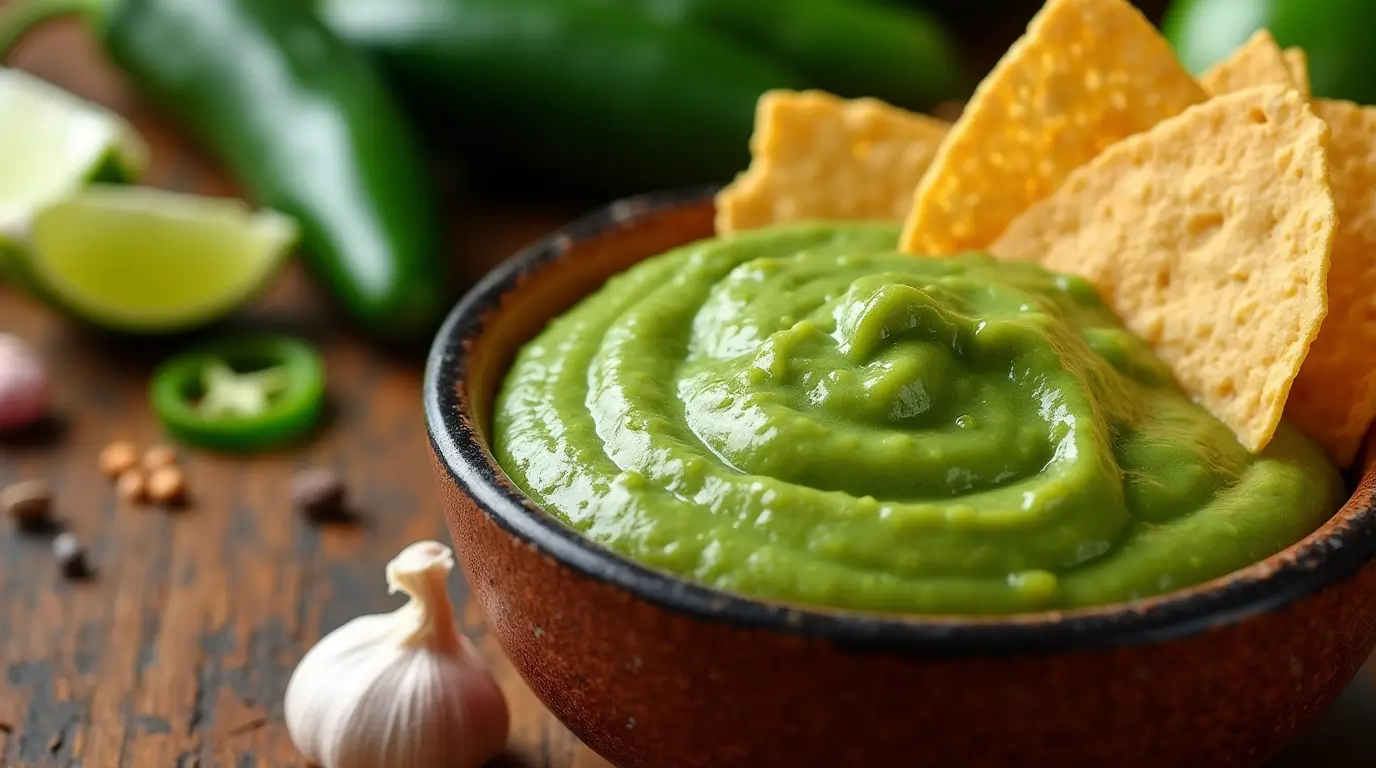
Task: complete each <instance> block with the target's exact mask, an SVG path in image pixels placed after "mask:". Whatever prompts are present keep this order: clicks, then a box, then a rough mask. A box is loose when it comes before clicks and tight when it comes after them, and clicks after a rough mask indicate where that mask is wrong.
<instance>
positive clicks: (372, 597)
mask: <svg viewBox="0 0 1376 768" xmlns="http://www.w3.org/2000/svg"><path fill="white" fill-rule="evenodd" d="M9 63H10V64H12V65H15V66H20V67H24V68H26V69H30V70H32V71H34V72H37V73H39V74H41V75H42V76H44V77H46V78H48V79H49V80H51V81H53V82H55V83H58V84H60V85H62V86H65V87H67V88H69V89H71V90H73V91H75V92H77V93H79V94H81V95H83V96H86V97H88V98H91V99H94V100H96V101H98V102H100V103H103V104H105V105H107V106H109V107H111V108H113V109H116V110H118V111H120V112H122V113H124V114H125V115H127V116H129V117H130V118H131V119H132V121H133V122H134V124H135V125H136V126H137V127H138V129H139V130H140V131H141V132H143V134H144V135H145V136H146V137H147V138H148V139H149V141H150V143H151V144H152V146H153V150H154V152H153V157H154V162H153V167H152V169H151V172H150V175H149V177H148V179H147V181H148V183H150V184H154V185H157V186H164V187H169V188H173V189H180V190H186V191H194V192H199V193H205V194H216V195H225V194H234V193H235V188H234V186H233V185H232V184H231V183H230V182H229V181H228V180H227V179H226V178H225V177H224V175H223V174H221V173H219V172H217V171H216V170H215V168H214V166H213V164H211V163H209V162H207V161H206V159H205V158H204V157H203V156H202V155H201V154H200V153H198V152H197V151H196V150H195V149H194V148H193V147H191V146H190V145H189V144H188V143H187V142H186V141H184V140H183V139H182V138H181V137H180V136H179V135H178V134H177V132H176V131H175V129H174V128H173V127H172V126H169V125H167V124H166V123H164V122H162V121H160V120H158V119H157V118H156V116H154V115H153V114H152V113H151V112H150V111H149V110H148V109H146V108H145V107H144V106H143V105H142V104H140V103H139V101H138V100H137V98H136V96H135V95H134V94H133V93H132V92H131V91H130V90H129V88H128V87H127V86H126V84H125V83H124V82H123V81H122V80H121V78H120V77H118V76H117V75H116V74H115V73H114V72H113V71H112V70H111V69H110V68H109V67H108V66H106V65H105V63H104V62H103V61H102V60H101V58H100V56H99V55H98V54H97V53H96V52H95V51H94V50H93V49H92V47H91V46H90V45H89V43H88V42H87V40H86V38H85V36H84V34H83V32H82V30H80V29H79V28H78V27H76V26H75V25H71V24H59V25H53V26H52V27H51V28H46V29H43V30H41V31H40V32H39V33H37V34H35V35H34V36H33V37H32V38H31V39H30V40H29V41H26V43H25V45H24V46H23V48H22V49H21V50H20V51H18V52H17V53H16V54H15V55H14V56H13V57H12V58H11V60H10V62H9ZM568 215H569V211H559V210H536V211H520V210H515V211H512V210H501V209H498V210H493V209H487V208H483V207H481V206H479V207H477V208H473V209H470V213H469V214H468V215H466V216H461V217H455V220H454V255H455V259H456V260H458V261H459V263H460V264H461V265H462V269H461V272H462V273H463V276H464V277H465V279H469V280H471V279H473V278H474V277H476V276H477V275H478V274H481V272H482V271H484V270H486V269H487V268H488V267H490V266H491V265H492V264H494V263H496V261H498V260H499V259H501V258H502V257H504V256H506V255H508V254H510V253H511V252H512V251H513V250H515V249H516V248H518V247H520V246H521V245H524V244H525V243H526V242H528V241H529V240H531V239H534V238H535V237H537V236H539V235H540V234H542V233H543V232H545V231H547V230H548V229H550V228H551V227H553V226H557V225H558V224H559V223H561V222H563V221H564V220H566V219H567V218H568ZM231 326H246V327H254V328H272V329H277V330H284V331H287V332H291V333H294V334H297V335H300V336H301V337H303V338H306V339H308V340H310V341H312V342H313V343H315V344H317V345H319V347H320V349H321V350H322V352H323V354H324V356H325V359H326V365H327V368H328V372H329V382H330V398H331V409H330V414H329V419H328V424H327V425H326V426H325V428H324V429H322V430H321V432H320V433H319V435H318V436H317V437H316V438H315V439H313V440H312V441H310V442H309V443H307V444H306V445H303V446H301V447H299V448H297V449H292V450H289V451H285V452H282V453H279V454H275V455H267V456H255V457H251V458H235V457H224V456H217V455H212V454H206V453H200V452H194V451H187V450H183V453H182V455H183V464H184V466H185V468H186V471H187V474H188V476H189V480H190V483H191V492H192V495H193V499H192V503H191V504H190V505H189V506H188V508H187V509H185V510H182V511H179V512H175V513H168V512H165V511H161V510H156V509H152V508H136V507H130V506H127V505H124V504H121V503H119V502H117V501H116V498H115V495H114V493H113V491H112V489H111V488H110V486H109V484H108V483H107V482H106V481H105V480H104V479H103V478H102V477H101V476H100V475H99V473H98V472H97V471H96V464H95V457H96V454H97V452H98V451H99V450H100V448H101V447H102V446H103V445H105V444H106V443H108V442H109V441H112V440H116V439H126V438H127V439H132V440H135V441H137V442H138V443H140V444H141V445H144V446H146V445H149V444H151V443H152V442H153V441H155V440H158V439H160V438H161V435H160V433H159V430H158V428H157V425H156V423H155V421H154V419H153V417H152V415H151V413H150V412H149V410H148V408H147V406H146V385H147V376H148V373H149V371H150V369H151V368H152V366H154V365H155V364H156V363H157V362H158V361H160V360H161V359H163V358H164V357H165V356H166V355H168V354H171V353H173V352H175V351H176V350H177V349H179V348H181V347H183V346H185V345H186V344H188V343H190V342H191V341H193V340H194V339H177V340H172V341H166V340H164V341H155V342H149V341H131V340H128V339H115V338H109V337H102V336H98V335H95V334H93V333H91V332H88V331H83V330H81V329H79V328H77V327H75V326H73V325H72V324H70V323H67V322H65V321H64V320H63V319H62V318H60V317H58V316H57V315H55V314H53V313H52V312H49V311H48V310H46V309H45V308H43V307H40V306H38V305H37V304H35V303H33V302H31V301H29V300H28V299H26V298H24V297H21V296H20V295H18V294H16V293H15V292H13V291H11V290H8V289H6V288H4V287H0V330H4V331H9V332H14V333H17V334H19V335H20V336H22V337H23V338H25V339H28V340H29V341H30V342H31V343H33V344H34V345H36V346H37V347H38V348H39V349H40V350H41V351H42V353H43V354H44V356H45V357H46V358H47V360H48V362H49V365H50V366H51V371H52V373H53V375H54V377H55V379H56V382H57V397H58V400H59V402H58V407H57V412H58V415H59V419H58V421H57V422H56V423H54V424H52V425H49V426H48V427H46V428H44V429H41V430H38V431H36V432H33V433H28V434H25V435H21V436H20V437H18V438H15V439H10V440H7V441H6V442H3V443H0V484H5V483H8V482H11V481H14V480H17V479H20V478H27V477H44V478H48V479H49V480H50V481H51V482H52V484H53V485H54V486H55V487H56V488H57V491H58V503H59V507H60V513H61V515H62V517H63V518H64V519H65V521H66V522H67V524H68V525H69V526H70V528H71V529H72V530H74V531H75V532H76V533H77V534H78V535H79V536H80V537H81V538H82V539H83V540H84V541H85V542H86V543H87V544H88V546H89V547H90V550H91V555H92V559H93V561H94V563H95V566H96V568H97V569H98V574H97V577H96V578H95V579H94V580H93V581H91V582H90V583H86V584H72V583H68V582H65V581H63V580H62V579H61V577H60V576H59V574H58V573H57V570H56V566H55V563H54V562H53V560H52V558H51V556H50V554H49V549H48V546H49V542H50V538H51V537H50V536H19V535H17V534H15V533H13V532H12V531H10V530H8V529H7V528H6V529H4V530H3V531H2V532H0V675H3V677H0V764H3V765H6V766H21V765H22V766H30V765H32V766H49V765H63V766H68V765H70V766H78V765H79V766H87V767H94V766H102V767H103V766H117V765H118V766H139V767H140V768H143V767H144V766H178V767H186V766H222V765H223V766H235V767H236V768H240V767H246V766H294V765H300V764H302V763H301V760H300V758H299V756H298V755H297V754H296V752H295V750H294V749H293V748H292V746H291V743H290V740H289V738H288V736H287V733H286V729H285V727H284V726H283V723H282V708H281V701H282V693H283V690H284V688H285V686H286V682H287V679H288V677H289V675H290V674H291V671H292V669H293V668H294V666H295V664H296V662H297V661H298V660H299V658H300V656H301V654H302V653H303V652H304V651H305V650H306V649H307V648H309V647H310V645H311V644H312V643H314V642H315V640H317V639H318V638H319V637H320V636H321V635H322V634H323V633H325V632H328V631H329V630H331V629H333V628H334V627H337V626H339V625H340V624H342V623H344V622H345V621H347V620H348V619H350V618H352V617H354V616H356V615H359V614H362V613H372V612H379V611H385V610H390V609H392V608H394V607H395V606H396V605H398V604H399V602H400V600H399V599H398V598H396V597H391V596H388V595H387V593H386V585H385V584H384V581H383V566H384V564H385V563H386V562H387V560H388V559H390V558H391V557H392V556H393V555H395V554H396V553H397V552H399V551H400V550H401V549H402V548H403V547H404V546H405V545H406V544H408V543H410V542H412V541H415V540H418V539H425V538H436V539H439V540H441V541H447V540H448V534H447V533H446V531H445V529H444V522H443V518H442V516H441V513H440V511H439V510H438V508H437V506H436V503H435V496H434V484H433V480H432V478H431V477H430V469H429V464H428V459H427V457H426V451H427V450H428V448H427V445H426V437H425V427H424V421H423V418H422V413H421V405H420V373H421V370H422V365H423V360H420V359H417V358H416V357H414V356H412V357H409V358H401V359H397V358H393V357H387V356H384V355H382V354H380V353H379V352H378V351H377V350H375V349H372V348H369V347H368V346H367V345H365V344H363V343H362V342H361V341H359V340H358V339H356V338H353V337H352V336H351V335H350V334H349V333H348V331H347V329H345V328H344V327H343V325H342V323H340V322H339V321H338V319H337V318H336V317H334V315H333V313H332V312H331V311H330V310H329V308H328V307H327V306H326V305H325V304H324V302H323V301H322V300H321V297H320V296H319V295H318V294H317V292H316V291H315V289H314V287H313V286H312V285H311V284H310V282H309V281H308V280H307V279H305V277H304V276H303V275H302V274H301V273H300V272H299V271H298V270H296V269H290V270H288V271H287V273H286V274H285V275H283V277H282V278H281V280H280V281H278V283H277V284H276V285H275V286H274V287H273V289H272V290H271V291H270V293H269V295H267V296H266V297H264V299H263V300H262V301H261V302H259V303H258V304H257V305H255V306H254V307H253V308H252V310H251V311H250V312H249V313H247V314H246V315H245V316H244V317H243V318H239V319H236V320H234V321H232V322H231ZM308 465H325V466H332V467H335V468H336V469H337V470H339V471H340V472H341V473H343V474H344V475H345V476H346V477H348V478H349V483H350V492H351V495H352V499H353V506H354V507H355V508H356V510H357V512H358V515H359V517H360V520H361V522H360V524H359V525H356V526H344V527H326V528H317V527H314V526H312V525H310V524H307V523H306V522H305V521H303V520H302V519H301V518H300V517H299V516H298V515H297V514H296V513H294V512H293V510H292V509H291V506H290V503H289V501H288V490H287V489H288V483H289V480H290V477H291V475H292V473H293V472H294V471H295V470H297V469H298V468H300V467H304V466H308ZM452 587H453V596H454V600H455V602H456V603H457V604H459V605H461V606H463V605H465V603H466V598H467V595H466V590H465V588H464V585H463V584H462V582H461V580H460V579H459V578H457V577H456V578H455V579H454V581H453V584H452ZM461 616H462V617H463V623H464V630H465V632H467V633H468V634H469V636H470V637H472V638H473V639H474V640H475V641H477V642H478V644H479V646H480V647H481V648H482V650H483V651H484V653H485V654H486V655H487V656H488V658H489V659H491V660H492V662H493V663H494V666H495V667H496V671H497V674H498V677H499V678H500V679H501V682H502V685H503V687H504V688H505V690H506V692H507V695H508V697H509V700H510V702H511V705H512V709H513V715H514V725H515V728H514V732H513V739H512V742H511V748H510V749H509V751H508V755H507V756H505V757H504V758H503V762H504V763H505V764H507V765H511V766H537V765H578V766H592V765H599V764H601V763H600V761H599V760H598V759H597V758H596V757H595V756H594V755H592V753H591V752H589V751H588V750H586V749H585V748H583V747H582V746H581V745H580V744H578V742H577V741H576V740H575V739H574V738H573V737H572V736H570V735H569V734H568V733H567V731H565V730H564V729H563V728H562V727H561V726H559V725H558V723H557V722H555V721H554V720H553V719H552V718H550V717H549V716H548V715H547V714H546V713H545V710H544V708H543V707H542V706H541V705H540V704H539V702H538V701H536V700H535V699H534V696H533V695H532V694H531V693H530V692H529V690H528V689H527V688H526V687H525V686H524V684H523V683H522V682H521V681H520V679H519V677H518V676H517V675H516V674H515V673H514V672H513V671H512V670H511V668H510V667H509V666H508V665H507V664H506V663H505V661H504V659H503V658H502V656H501V652H500V650H499V649H498V648H496V647H495V645H494V644H493V643H492V642H490V641H488V640H487V639H486V637H485V633H484V632H483V624H482V617H481V615H480V614H479V612H478V611H476V610H474V609H472V608H471V607H468V608H467V609H466V610H463V611H462V612H461Z"/></svg>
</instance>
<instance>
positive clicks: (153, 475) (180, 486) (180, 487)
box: [148, 464, 186, 504]
mask: <svg viewBox="0 0 1376 768" xmlns="http://www.w3.org/2000/svg"><path fill="white" fill-rule="evenodd" d="M148 496H149V498H151V499H152V500H153V501H155V502H157V503H159V504H175V503H176V502H179V501H181V500H182V499H183V498H184V497H185V496H186V477H185V476H184V475H182V471H181V470H180V469H178V468H177V466H176V465H175V464H171V465H166V466H161V467H158V468H157V469H155V470H153V471H152V472H150V473H149V474H148Z"/></svg>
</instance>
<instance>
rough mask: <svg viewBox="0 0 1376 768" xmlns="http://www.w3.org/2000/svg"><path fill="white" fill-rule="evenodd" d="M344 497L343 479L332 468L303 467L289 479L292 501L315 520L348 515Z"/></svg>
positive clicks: (339, 518)
mask: <svg viewBox="0 0 1376 768" xmlns="http://www.w3.org/2000/svg"><path fill="white" fill-rule="evenodd" d="M345 497H346V493H345V488H344V481H343V479H341V478H340V476H339V473H337V472H335V471H334V470H332V469H325V468H312V469H303V470H301V471H300V472H297V473H296V476H295V477H293V478H292V481H291V498H292V503H293V504H295V505H296V508H297V509H298V510H300V511H301V512H302V514H304V515H305V516H306V517H308V518H310V519H311V520H315V521H317V522H319V521H328V520H341V519H344V518H346V517H348V511H347V508H346V505H345Z"/></svg>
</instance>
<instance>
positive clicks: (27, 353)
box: [0, 333, 52, 432]
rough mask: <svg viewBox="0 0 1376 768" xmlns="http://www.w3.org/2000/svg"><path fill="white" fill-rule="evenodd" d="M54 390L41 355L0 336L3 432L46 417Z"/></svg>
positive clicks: (0, 418) (15, 339) (16, 340)
mask: <svg viewBox="0 0 1376 768" xmlns="http://www.w3.org/2000/svg"><path fill="white" fill-rule="evenodd" d="M51 389H52V385H51V382H50V381H49V379H48V372H47V369H46V368H44V366H43V361H42V360H41V359H40V358H39V357H38V353H36V352H34V350H33V348H32V347H30V346H29V345H28V344H26V343H24V341H23V340H22V339H20V338H19V337H18V336H15V335H13V334H9V333H0V432H5V431H9V430H13V429H19V428H21V427H26V426H29V425H30V424H33V423H34V422H36V421H38V420H39V419H41V418H43V416H44V415H45V414H46V413H47V412H48V405H49V398H50V393H51Z"/></svg>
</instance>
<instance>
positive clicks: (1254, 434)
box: [991, 85, 1356, 451]
mask: <svg viewBox="0 0 1376 768" xmlns="http://www.w3.org/2000/svg"><path fill="white" fill-rule="evenodd" d="M1328 137H1329V129H1328V125H1327V124H1325V123H1324V121H1323V120H1321V119H1319V117H1318V116H1316V115H1315V114H1314V111H1313V110H1312V109H1311V108H1310V106H1309V103H1308V101H1306V100H1305V99H1304V98H1303V97H1302V96H1300V94H1299V93H1298V92H1297V91H1295V90H1294V89H1291V88H1286V87H1284V86H1278V85H1266V86H1258V87H1256V88H1249V89H1247V90H1244V91H1238V92H1237V93H1232V94H1228V95H1225V96H1219V97H1217V98H1215V99H1213V100H1211V101H1209V102H1207V103H1205V104H1201V105H1199V106H1197V107H1193V108H1191V109H1189V110H1187V111H1186V112H1185V113H1183V114H1181V115H1179V116H1177V117H1175V118H1172V119H1170V120H1167V121H1165V122H1163V123H1161V124H1160V125H1158V126H1156V127H1155V128H1153V129H1152V130H1150V131H1148V132H1147V133H1144V134H1141V135H1139V136H1134V137H1132V138H1129V139H1127V140H1125V141H1123V142H1122V143H1120V144H1117V145H1115V146H1113V147H1111V148H1109V149H1108V150H1107V151H1105V152H1104V153H1103V154H1102V155H1100V156H1099V157H1098V158H1096V159H1095V160H1094V161H1093V162H1092V163H1090V164H1089V165H1087V166H1085V167H1084V168H1081V169H1080V170H1078V171H1076V172H1075V173H1073V174H1071V176H1070V178H1069V179H1067V180H1066V183H1065V185H1064V186H1063V187H1061V189H1059V190H1058V191H1057V192H1056V193H1055V194H1054V195H1052V196H1051V197H1050V198H1048V199H1047V200H1044V201H1042V202H1041V203H1039V204H1038V205H1036V206H1035V207H1033V208H1031V209H1030V210H1028V211H1027V213H1025V214H1023V215H1022V216H1020V217H1019V218H1018V219H1017V221H1015V222H1013V224H1012V225H1011V226H1010V227H1009V228H1008V231H1007V233H1005V234H1004V236H1003V237H1002V238H1000V239H999V241H998V242H997V243H995V244H994V246H993V248H992V249H991V250H992V251H993V252H994V254H995V255H997V256H999V257H1000V258H1005V259H1023V260H1028V261H1037V262H1040V263H1042V264H1043V265H1045V266H1046V267H1048V268H1050V269H1052V270H1056V271H1060V272H1069V273H1074V274H1078V275H1081V276H1083V277H1085V278H1086V279H1088V280H1089V281H1090V282H1091V283H1093V284H1094V285H1095V286H1096V287H1097V288H1098V289H1099V291H1100V293H1101V294H1102V295H1103V297H1104V299H1105V301H1106V302H1107V303H1108V305H1109V306H1110V307H1111V308H1112V309H1113V310H1114V311H1115V312H1116V313H1117V314H1118V316H1119V317H1121V318H1122V319H1123V322H1124V324H1125V325H1126V326H1127V327H1128V329H1129V330H1131V331H1132V332H1133V333H1135V334H1137V335H1138V336H1140V337H1142V338H1143V339H1145V340H1146V341H1147V342H1148V343H1150V344H1151V345H1152V347H1153V348H1154V349H1155V351H1156V353H1157V355H1158V356H1159V357H1160V358H1161V359H1162V360H1164V361H1165V362H1166V363H1167V364H1168V365H1170V366H1171V369H1172V370H1173V371H1174V372H1175V376H1176V379H1177V380H1178V381H1179V382H1180V385H1181V386H1182V387H1183V388H1184V389H1185V391H1186V392H1187V393H1189V394H1190V395H1191V396H1192V397H1194V398H1195V399H1196V400H1197V401H1199V402H1200V403H1202V404H1203V405H1204V406H1205V407H1206V408H1208V409H1209V411H1211V412H1212V413H1213V414H1214V415H1215V416H1217V417H1218V418H1219V419H1220V420H1221V421H1223V423H1225V424H1227V425H1228V426H1229V427H1231V428H1232V430H1233V431H1234V432H1235V433H1236V434H1237V436H1238V440H1239V441H1240V442H1241V443H1242V444H1243V445H1244V446H1246V447H1247V448H1248V449H1249V450H1252V451H1257V450H1260V449H1262V448H1264V447H1265V446H1266V444H1267V442H1268V441H1270V439H1271V436H1272V434H1273V433H1274V432H1275V429H1276V425H1277V424H1278V423H1279V422H1280V418H1281V412H1282V410H1283V408H1284V407H1285V401H1286V397H1287V395H1288V394H1289V392H1290V386H1291V384H1292V383H1293V381H1294V379H1295V376H1296V374H1297V373H1299V370H1300V365H1301V364H1302V363H1303V362H1304V359H1305V355H1306V354H1307V353H1308V351H1309V346H1310V344H1311V343H1312V342H1313V341H1314V337H1315V336H1316V335H1318V332H1319V327H1320V324H1321V323H1322V322H1323V318H1324V313H1325V311H1326V309H1327V292H1326V284H1325V280H1326V278H1327V275H1328V268H1329V255H1330V252H1331V250H1332V247H1333V238H1334V231H1335V229H1336V228H1337V216H1336V214H1335V211H1334V201H1333V190H1332V188H1331V187H1330V186H1329V171H1328V157H1327V151H1326V147H1327V145H1328ZM1349 349H1350V348H1349ZM1353 351H1356V350H1353Z"/></svg>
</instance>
